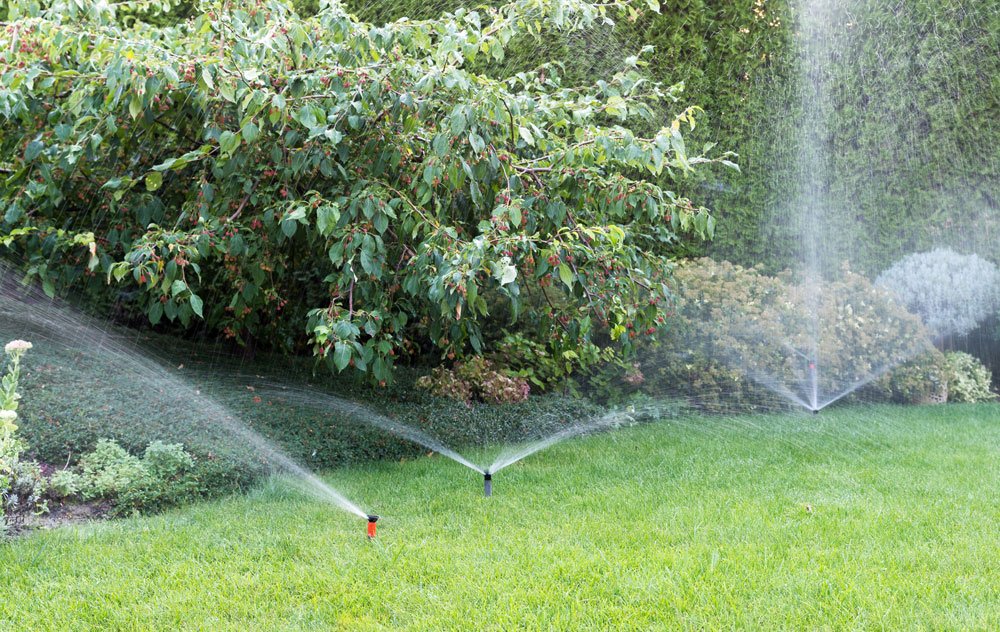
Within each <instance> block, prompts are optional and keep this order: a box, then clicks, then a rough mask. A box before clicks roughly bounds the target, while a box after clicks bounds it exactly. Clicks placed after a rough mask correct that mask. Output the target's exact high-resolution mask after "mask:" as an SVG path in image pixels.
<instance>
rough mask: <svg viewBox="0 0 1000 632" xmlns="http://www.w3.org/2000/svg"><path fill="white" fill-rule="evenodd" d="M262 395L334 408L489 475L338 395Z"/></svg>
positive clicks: (274, 390) (284, 391)
mask: <svg viewBox="0 0 1000 632" xmlns="http://www.w3.org/2000/svg"><path fill="white" fill-rule="evenodd" d="M261 392H263V393H267V394H270V395H272V396H274V397H281V398H285V399H287V400H289V401H294V402H295V403H297V404H299V405H302V406H306V407H309V408H312V409H314V410H321V411H326V410H329V409H331V408H333V409H336V410H338V411H339V412H340V413H342V414H344V415H346V416H349V417H352V418H354V419H359V420H361V421H363V422H365V423H367V424H369V425H372V426H375V427H376V428H379V429H381V430H385V431H387V432H390V433H392V434H394V435H396V436H399V437H402V438H404V439H407V440H409V441H412V442H414V443H417V444H419V445H422V446H424V447H425V448H428V449H430V450H433V451H435V452H437V453H438V454H440V455H442V456H445V457H448V458H449V459H451V460H453V461H455V462H456V463H460V464H462V465H464V466H465V467H467V468H469V469H471V470H473V471H476V472H478V473H480V474H485V473H486V469H485V468H483V467H482V466H480V465H477V464H476V463H473V462H472V461H470V460H469V459H467V458H466V457H465V456H463V455H462V454H460V453H459V452H457V451H456V450H454V449H452V448H449V447H448V446H446V445H445V444H444V443H442V442H441V441H439V440H437V439H435V438H434V437H432V436H430V435H429V434H427V433H426V432H424V431H422V430H419V429H417V428H414V427H412V426H408V425H406V424H404V423H401V422H398V421H396V420H394V419H391V418H389V417H386V416H385V415H381V414H379V413H376V412H375V411H373V410H371V409H370V408H368V407H366V406H363V405H361V404H358V403H356V402H351V401H348V400H345V399H341V398H339V397H337V396H335V395H330V394H328V393H323V392H321V391H316V390H311V389H304V388H294V387H264V388H263V389H262V391H261Z"/></svg>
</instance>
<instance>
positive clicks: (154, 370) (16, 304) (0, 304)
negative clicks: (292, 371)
mask: <svg viewBox="0 0 1000 632" xmlns="http://www.w3.org/2000/svg"><path fill="white" fill-rule="evenodd" d="M0 273H3V269H2V268H0ZM34 299H38V297H33V300H32V301H31V303H30V305H29V304H26V303H25V302H24V301H21V300H19V299H18V298H17V297H14V296H10V295H8V294H7V293H5V292H0V317H2V318H3V319H4V320H7V321H8V322H14V323H18V322H20V323H23V326H25V327H32V328H40V329H42V331H43V332H44V336H45V339H46V340H47V341H48V342H52V343H56V344H60V345H62V346H64V347H66V348H68V349H72V350H77V351H80V352H81V356H80V360H79V361H81V362H90V363H92V362H94V361H95V360H94V358H97V357H98V356H103V357H105V358H106V360H107V361H108V362H112V363H113V366H114V367H115V370H117V371H122V372H126V373H127V374H128V375H130V376H131V378H132V379H134V380H135V383H138V384H146V385H149V384H152V385H156V389H157V391H156V392H157V394H158V396H162V397H166V398H167V402H166V403H167V404H169V405H171V406H176V407H177V408H182V407H186V408H189V409H192V410H196V411H197V413H198V414H199V416H200V418H201V420H203V421H205V422H209V423H211V424H220V425H221V426H223V427H224V429H225V431H226V433H227V436H228V438H229V440H236V441H239V442H242V444H243V445H249V446H251V447H252V448H253V450H254V451H255V453H257V454H258V455H259V456H261V457H263V458H264V459H265V460H266V461H267V463H268V464H270V465H271V466H272V467H273V468H274V469H277V470H281V471H284V472H286V473H288V474H291V475H293V476H295V477H297V478H298V479H299V480H300V481H301V482H302V483H303V485H302V486H301V487H302V488H303V489H305V490H306V491H307V492H309V493H310V494H311V495H313V496H314V497H316V498H318V499H320V500H323V501H326V502H329V503H332V504H333V505H335V506H337V507H339V508H341V509H343V510H344V511H347V512H349V513H352V514H354V515H356V516H359V517H361V518H366V519H367V517H368V514H367V513H365V512H364V511H362V510H361V508H360V507H358V506H357V505H356V504H355V503H353V502H352V501H351V500H350V499H348V498H347V497H346V496H345V495H344V494H342V493H341V492H339V491H338V490H336V489H334V488H333V487H332V486H330V485H329V484H327V483H326V482H324V481H323V480H321V479H320V478H319V477H318V476H316V474H314V473H313V472H311V471H309V470H307V469H306V468H305V467H303V466H302V465H300V464H298V463H296V462H295V461H294V460H293V459H292V458H291V457H290V456H288V455H287V454H286V453H285V452H284V451H282V450H281V449H280V448H278V447H277V446H276V445H274V444H273V443H272V442H270V441H268V440H267V439H265V438H264V437H263V436H262V435H260V434H258V433H257V432H255V431H254V430H252V429H251V428H249V427H248V426H247V425H246V424H244V423H243V422H242V421H241V420H240V419H239V418H238V417H237V416H236V415H235V414H233V412H232V411H231V410H229V409H228V408H227V407H225V406H223V405H222V404H220V403H218V402H217V401H215V400H213V399H212V398H210V397H208V396H206V395H203V394H202V393H201V391H200V390H199V389H198V388H196V387H195V386H193V385H192V384H190V383H188V382H187V381H185V380H184V379H183V378H181V377H180V376H178V375H176V374H175V373H172V370H171V368H169V367H167V366H165V365H163V364H161V363H159V362H157V361H155V360H154V359H151V358H150V357H148V355H147V354H146V353H145V352H143V350H142V349H140V348H138V347H136V346H135V345H134V344H132V343H130V342H128V341H127V340H125V339H124V338H123V337H122V336H121V335H118V334H116V333H115V332H112V331H110V330H107V329H104V328H101V327H99V326H97V324H96V323H94V322H92V319H90V318H89V317H87V316H84V315H82V314H78V313H77V312H75V311H72V310H71V309H70V308H68V307H64V306H61V305H58V304H56V303H54V302H52V301H48V299H44V301H45V302H43V300H42V299H38V300H34ZM187 423H192V428H193V427H194V426H193V424H194V423H195V422H191V421H189V422H187Z"/></svg>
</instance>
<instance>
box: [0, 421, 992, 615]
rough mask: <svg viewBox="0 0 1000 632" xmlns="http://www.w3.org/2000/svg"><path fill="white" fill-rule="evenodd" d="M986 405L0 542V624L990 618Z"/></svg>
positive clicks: (682, 439) (664, 427) (439, 465)
mask: <svg viewBox="0 0 1000 632" xmlns="http://www.w3.org/2000/svg"><path fill="white" fill-rule="evenodd" d="M998 457H1000V407H998V406H997V405H980V406H957V405H950V406H939V407H926V408H892V407H879V408H843V409H835V410H831V411H827V412H824V413H823V414H821V415H819V416H816V417H814V416H811V415H786V416H759V417H743V418H730V419H722V418H684V419H673V420H669V421H664V422H660V423H657V424H651V425H647V426H642V427H635V428H626V429H622V430H618V431H615V432H613V433H610V434H605V435H602V436H595V437H589V438H586V439H578V440H572V441H569V442H567V443H564V444H561V445H559V446H556V447H555V448H552V449H550V450H548V451H546V452H543V453H540V454H537V455H535V456H533V457H530V458H529V459H527V460H526V461H523V462H521V463H519V464H517V465H515V466H513V467H511V468H510V469H508V470H505V471H503V472H502V473H500V474H499V475H497V477H496V479H495V481H494V482H495V495H494V497H493V498H492V499H485V498H483V497H482V489H481V480H478V479H477V478H476V477H475V476H474V474H473V473H472V472H470V471H469V470H466V469H464V468H462V467H461V466H459V465H456V464H454V463H452V462H450V461H447V460H445V459H442V458H440V457H433V458H422V459H419V460H416V461H409V462H404V463H381V464H375V465H371V466H367V467H357V468H352V469H345V470H338V471H335V472H332V473H330V475H329V480H330V481H332V482H334V483H335V484H336V485H337V486H338V487H339V488H340V489H341V490H343V491H344V492H345V493H346V494H347V495H348V496H350V497H351V498H353V499H354V500H356V501H357V502H358V503H359V504H360V505H362V506H363V507H364V508H366V509H368V510H371V511H374V512H377V513H380V514H383V515H384V516H385V517H384V518H383V520H382V521H381V522H380V523H379V527H380V529H379V537H378V539H377V540H376V541H374V542H369V541H367V540H366V539H365V538H364V537H363V533H364V527H365V525H364V523H363V521H362V520H360V519H359V518H357V517H355V516H352V515H349V514H347V513H344V512H341V511H338V510H334V509H331V508H330V507H328V506H325V505H323V504H321V503H319V502H315V501H312V500H309V499H308V498H304V497H301V496H298V495H296V494H295V493H293V492H288V491H285V489H284V488H283V487H282V486H281V485H278V484H274V483H272V484H270V485H268V486H266V487H265V488H262V489H260V490H259V491H257V492H255V493H253V494H250V495H249V496H245V497H234V498H229V499H225V500H221V501H217V502H210V503H205V504H201V505H198V506H195V507H190V508H187V509H183V510H178V511H174V512H171V513H168V514H164V515H160V516H155V517H150V518H138V519H131V520H123V521H115V522H108V523H96V524H87V525H81V526H75V527H68V528H62V529H58V530H55V531H50V532H43V533H36V534H34V535H31V536H28V537H24V538H21V539H19V540H16V541H14V542H11V543H8V544H3V545H0V586H3V598H2V599H0V629H3V630H25V629H31V630H50V629H51V630H69V629H87V628H95V629H108V628H114V629H136V630H147V629H191V630H274V629H293V630H316V629H338V628H343V629H350V630H378V629H415V630H445V629H471V630H510V629H562V630H614V629H655V630H659V629H674V628H686V629H697V630H702V629H717V628H725V629H732V628H742V629H776V628H789V629H793V628H794V629H816V628H821V629H822V628H829V629H860V628H864V629H870V628H876V629H879V628H881V629H890V630H897V629H914V628H915V629H982V630H996V629H1000V458H998Z"/></svg>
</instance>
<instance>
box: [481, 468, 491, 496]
mask: <svg viewBox="0 0 1000 632" xmlns="http://www.w3.org/2000/svg"><path fill="white" fill-rule="evenodd" d="M483 493H484V494H486V497H487V498H489V497H490V496H492V495H493V475H492V474H490V473H489V472H483Z"/></svg>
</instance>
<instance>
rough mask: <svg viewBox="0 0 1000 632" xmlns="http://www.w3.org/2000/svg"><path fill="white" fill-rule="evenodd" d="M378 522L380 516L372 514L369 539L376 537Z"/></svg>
mask: <svg viewBox="0 0 1000 632" xmlns="http://www.w3.org/2000/svg"><path fill="white" fill-rule="evenodd" d="M377 522H378V516H376V515H374V514H372V515H369V516H368V539H369V540H373V539H375V533H376V531H377V530H378V526H377V525H376V523H377Z"/></svg>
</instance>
